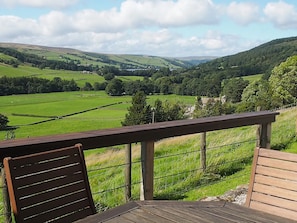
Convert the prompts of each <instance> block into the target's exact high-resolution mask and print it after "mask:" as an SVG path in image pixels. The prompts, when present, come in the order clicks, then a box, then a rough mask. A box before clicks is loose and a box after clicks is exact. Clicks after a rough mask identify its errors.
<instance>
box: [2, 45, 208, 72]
mask: <svg viewBox="0 0 297 223" xmlns="http://www.w3.org/2000/svg"><path fill="white" fill-rule="evenodd" d="M0 47H2V48H10V49H15V50H17V51H19V52H22V53H26V54H32V55H37V56H39V57H41V58H44V59H47V60H56V61H63V62H70V61H72V62H74V63H76V64H81V65H90V64H92V65H93V66H96V65H97V66H99V67H102V66H115V67H117V68H122V69H145V68H148V67H156V68H160V67H169V68H171V69H177V68H185V67H189V66H192V65H193V61H191V60H183V59H175V58H165V57H157V56H148V55H124V54H123V55H119V54H101V53H92V52H83V51H79V50H75V49H69V48H57V47H46V46H37V45H27V44H16V43H0ZM2 56H3V54H0V58H2ZM205 61H207V58H206V59H205V58H201V62H205ZM194 63H196V64H197V63H199V60H197V58H195V60H194Z"/></svg>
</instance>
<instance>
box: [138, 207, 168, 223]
mask: <svg viewBox="0 0 297 223" xmlns="http://www.w3.org/2000/svg"><path fill="white" fill-rule="evenodd" d="M133 214H135V215H138V216H140V217H143V218H146V219H149V220H151V221H152V222H162V223H170V222H172V220H169V219H167V218H165V217H164V216H163V215H157V214H154V213H152V212H149V211H148V210H147V209H146V208H145V207H141V209H135V210H133Z"/></svg>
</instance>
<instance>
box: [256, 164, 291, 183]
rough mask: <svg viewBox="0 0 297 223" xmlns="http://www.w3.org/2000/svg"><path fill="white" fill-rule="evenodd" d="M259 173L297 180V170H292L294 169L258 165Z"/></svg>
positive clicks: (257, 172)
mask: <svg viewBox="0 0 297 223" xmlns="http://www.w3.org/2000/svg"><path fill="white" fill-rule="evenodd" d="M257 174H261V175H266V176H271V177H276V178H284V176H285V179H287V180H292V181H296V180H297V172H296V171H295V172H292V171H287V170H281V169H275V168H270V167H265V166H257V169H256V175H257Z"/></svg>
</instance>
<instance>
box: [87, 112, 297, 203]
mask: <svg viewBox="0 0 297 223" xmlns="http://www.w3.org/2000/svg"><path fill="white" fill-rule="evenodd" d="M296 115H297V108H293V109H289V110H283V111H280V115H278V116H277V118H276V122H274V123H273V124H272V148H273V149H282V150H285V151H288V152H295V153H297V144H296V142H295V135H296V133H295V129H296V127H295V122H296ZM256 128H257V127H256V126H246V127H239V128H233V129H226V130H220V131H214V132H208V133H207V169H206V172H205V173H202V171H201V169H200V153H199V146H200V134H193V135H187V136H181V137H174V138H169V139H163V140H160V141H158V142H156V144H155V162H154V177H155V183H154V184H155V186H154V187H155V188H154V199H179V200H199V199H201V198H204V197H207V196H218V195H222V194H223V193H225V192H226V191H228V190H231V189H235V188H236V187H237V186H239V185H243V184H248V182H249V179H250V170H251V162H252V157H253V152H254V148H255V145H256ZM132 148H133V150H132V154H133V162H134V163H133V169H132V179H133V180H132V181H133V182H134V185H133V190H132V194H133V195H132V198H133V199H139V190H140V187H139V181H140V174H139V173H140V163H139V162H140V145H139V144H135V145H133V147H132ZM124 157H125V151H124V150H123V149H121V148H120V147H119V148H117V149H114V148H110V149H107V150H104V152H97V153H92V154H88V153H87V154H86V162H87V164H88V168H90V169H92V170H96V169H97V170H98V171H99V172H100V174H99V173H98V172H97V174H96V171H94V172H91V179H92V180H91V182H92V190H93V192H94V198H95V201H96V203H97V204H101V205H103V207H114V206H117V205H119V204H122V203H125V198H124V189H123V188H122V187H121V185H124V167H123V166H124V164H125V161H124ZM107 166H115V167H114V168H106V169H104V171H101V170H100V169H101V168H104V167H107ZM110 178H112V180H111V181H107V180H105V179H110ZM112 188H117V189H114V190H112ZM98 191H106V192H104V193H98Z"/></svg>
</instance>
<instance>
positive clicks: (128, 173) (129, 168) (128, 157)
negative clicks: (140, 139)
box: [125, 144, 132, 202]
mask: <svg viewBox="0 0 297 223" xmlns="http://www.w3.org/2000/svg"><path fill="white" fill-rule="evenodd" d="M131 175H132V146H131V144H127V146H126V168H125V198H126V202H129V201H130V200H131V181H132V180H131Z"/></svg>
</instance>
